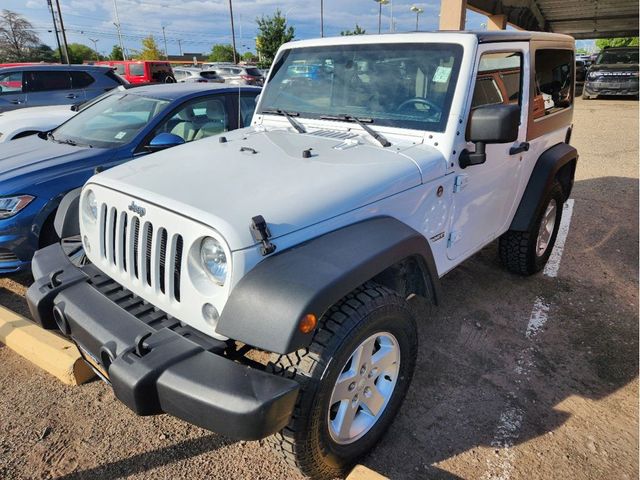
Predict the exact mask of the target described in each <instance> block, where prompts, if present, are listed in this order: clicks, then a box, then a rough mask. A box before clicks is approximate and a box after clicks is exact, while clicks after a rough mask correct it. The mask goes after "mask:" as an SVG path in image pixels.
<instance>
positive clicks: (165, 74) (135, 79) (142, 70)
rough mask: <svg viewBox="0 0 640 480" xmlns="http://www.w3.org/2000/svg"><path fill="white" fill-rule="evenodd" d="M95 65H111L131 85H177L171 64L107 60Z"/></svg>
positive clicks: (148, 61) (150, 61)
mask: <svg viewBox="0 0 640 480" xmlns="http://www.w3.org/2000/svg"><path fill="white" fill-rule="evenodd" d="M95 65H109V66H111V67H113V68H114V70H115V72H116V73H117V74H118V75H120V76H122V77H124V78H126V79H127V80H128V81H129V83H134V84H140V83H175V82H176V78H175V76H174V75H173V69H172V68H171V64H170V63H169V62H160V61H154V60H105V61H100V62H95Z"/></svg>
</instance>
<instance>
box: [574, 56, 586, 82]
mask: <svg viewBox="0 0 640 480" xmlns="http://www.w3.org/2000/svg"><path fill="white" fill-rule="evenodd" d="M587 68H588V67H587V65H586V63H585V62H584V61H583V60H576V82H584V81H585V79H586V77H587Z"/></svg>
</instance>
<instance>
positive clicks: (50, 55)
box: [28, 43, 60, 63]
mask: <svg viewBox="0 0 640 480" xmlns="http://www.w3.org/2000/svg"><path fill="white" fill-rule="evenodd" d="M28 60H29V61H30V62H48V63H54V62H58V61H60V56H59V54H58V52H57V51H54V50H53V49H52V48H51V47H50V46H49V45H46V44H44V43H41V44H40V45H38V46H37V47H34V48H32V49H31V50H29V58H28Z"/></svg>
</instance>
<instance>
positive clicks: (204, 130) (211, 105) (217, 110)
mask: <svg viewBox="0 0 640 480" xmlns="http://www.w3.org/2000/svg"><path fill="white" fill-rule="evenodd" d="M206 108H207V114H206V115H207V121H206V122H205V123H204V124H203V125H202V127H200V130H198V133H196V135H195V137H194V138H193V139H194V140H199V139H201V138H205V137H210V136H211V135H217V134H219V133H222V132H226V131H227V130H228V125H227V111H226V110H225V108H224V103H223V101H222V100H209V101H208V102H207V106H206Z"/></svg>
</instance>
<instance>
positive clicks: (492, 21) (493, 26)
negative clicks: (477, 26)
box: [487, 15, 507, 30]
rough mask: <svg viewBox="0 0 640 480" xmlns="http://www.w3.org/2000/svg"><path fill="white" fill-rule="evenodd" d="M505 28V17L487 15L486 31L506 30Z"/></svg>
mask: <svg viewBox="0 0 640 480" xmlns="http://www.w3.org/2000/svg"><path fill="white" fill-rule="evenodd" d="M506 28H507V16H506V15H489V18H488V19H487V30H506Z"/></svg>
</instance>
